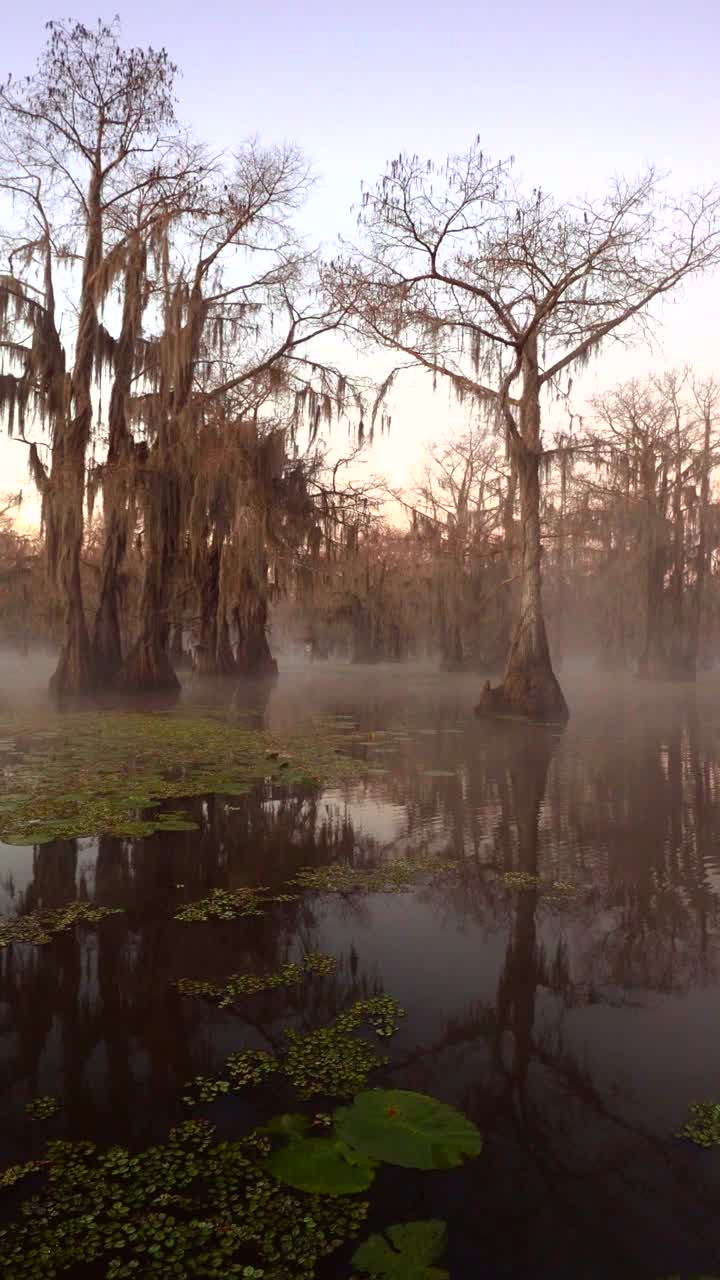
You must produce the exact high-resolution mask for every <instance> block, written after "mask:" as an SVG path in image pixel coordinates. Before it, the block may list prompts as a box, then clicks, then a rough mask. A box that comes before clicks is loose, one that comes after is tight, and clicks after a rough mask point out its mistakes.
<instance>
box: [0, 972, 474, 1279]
mask: <svg viewBox="0 0 720 1280" xmlns="http://www.w3.org/2000/svg"><path fill="white" fill-rule="evenodd" d="M402 1016H403V1011H402V1010H401V1009H400V1007H399V1005H398V1004H397V1002H396V1001H394V1000H393V999H392V998H391V997H389V996H374V997H370V998H369V999H367V1000H360V1001H357V1002H356V1003H355V1004H354V1005H352V1006H351V1007H350V1008H349V1009H347V1010H346V1011H345V1012H344V1013H342V1014H341V1015H339V1017H338V1018H336V1019H335V1021H334V1023H333V1024H331V1026H329V1027H324V1028H319V1029H318V1030H316V1031H313V1032H309V1033H307V1035H306V1036H304V1037H303V1036H301V1035H300V1034H299V1033H296V1032H288V1035H287V1041H288V1046H287V1051H286V1053H285V1054H278V1055H273V1054H270V1053H266V1052H264V1051H261V1050H252V1049H249V1050H244V1051H241V1052H239V1053H235V1054H232V1055H231V1056H230V1057H229V1058H228V1060H227V1061H226V1063H225V1068H224V1075H223V1076H221V1077H218V1078H212V1077H198V1078H197V1080H196V1081H194V1082H193V1085H194V1087H195V1090H196V1098H195V1099H192V1100H193V1101H196V1100H197V1101H207V1102H212V1101H214V1100H215V1099H216V1098H217V1097H219V1096H220V1095H222V1094H224V1093H227V1092H229V1091H230V1090H231V1089H237V1088H244V1087H247V1086H257V1085H259V1084H262V1083H263V1082H264V1081H265V1080H267V1079H268V1077H269V1076H271V1075H272V1074H273V1073H275V1072H284V1074H285V1075H286V1076H287V1078H288V1079H289V1080H290V1081H291V1082H292V1083H293V1084H294V1085H295V1087H296V1089H297V1091H298V1093H299V1094H300V1096H301V1097H309V1096H312V1095H313V1094H315V1093H318V1092H322V1093H324V1094H325V1095H328V1096H336V1097H340V1098H342V1097H343V1096H346V1097H348V1099H349V1102H348V1103H347V1105H342V1106H339V1107H337V1108H336V1109H335V1110H334V1111H333V1112H320V1113H315V1114H314V1115H305V1114H301V1113H294V1114H283V1115H278V1116H274V1117H272V1118H271V1119H270V1120H269V1121H268V1122H267V1123H266V1124H265V1125H263V1126H261V1127H260V1128H258V1129H256V1130H254V1131H253V1132H251V1133H249V1134H248V1135H246V1136H245V1137H243V1138H242V1139H240V1140H239V1141H234V1142H226V1141H219V1140H218V1139H217V1136H216V1133H215V1130H214V1129H213V1127H212V1126H211V1125H209V1124H208V1123H207V1122H206V1121H204V1120H193V1121H188V1122H185V1123H184V1124H182V1125H180V1126H178V1127H177V1128H175V1129H173V1130H172V1131H171V1132H170V1134H169V1136H168V1139H167V1141H166V1142H163V1143H161V1144H159V1145H157V1146H153V1147H150V1148H149V1149H147V1150H145V1151H140V1152H132V1151H130V1150H128V1149H126V1148H124V1147H112V1148H110V1149H109V1150H107V1151H104V1152H103V1151H100V1150H99V1149H98V1148H97V1147H96V1146H95V1144H93V1143H91V1142H64V1141H56V1142H50V1143H48V1144H47V1147H46V1151H45V1154H44V1156H43V1157H42V1158H40V1159H37V1160H32V1161H28V1162H26V1163H24V1164H19V1165H15V1166H12V1167H11V1168H9V1169H6V1170H5V1171H4V1172H3V1173H2V1174H0V1186H2V1187H6V1188H9V1187H14V1186H15V1185H16V1184H18V1183H19V1182H21V1181H22V1180H24V1179H32V1180H33V1183H34V1187H33V1194H31V1195H30V1197H29V1198H28V1199H27V1200H26V1201H24V1203H23V1204H22V1206H21V1212H20V1217H19V1218H18V1219H17V1220H16V1221H15V1222H13V1223H11V1224H10V1225H9V1226H7V1227H5V1228H3V1229H2V1230H0V1275H2V1276H4V1277H5V1276H6V1277H7V1278H8V1280H10V1277H12V1280H41V1278H42V1280H45V1278H46V1277H47V1280H53V1278H54V1277H56V1276H59V1275H60V1274H62V1273H64V1272H68V1271H70V1272H72V1271H74V1270H75V1269H76V1268H78V1269H79V1271H80V1270H82V1268H84V1267H85V1266H87V1265H88V1264H95V1265H97V1266H101V1267H102V1268H103V1270H102V1274H103V1275H104V1276H105V1277H106V1280H129V1278H134V1277H137V1280H140V1278H141V1277H148V1280H152V1278H154V1277H157V1278H160V1277H168V1276H170V1275H172V1276H173V1277H176V1278H177V1280H182V1278H183V1277H196V1276H197V1277H200V1276H202V1277H210V1278H212V1277H225V1276H228V1277H243V1280H260V1278H262V1280H311V1278H312V1277H314V1276H315V1274H316V1269H317V1266H318V1264H319V1262H320V1261H321V1260H322V1259H323V1258H324V1257H326V1256H328V1255H329V1254H330V1253H333V1252H335V1251H336V1250H337V1249H339V1248H340V1247H341V1246H343V1245H345V1244H347V1243H348V1242H349V1241H351V1240H353V1239H354V1238H355V1237H356V1236H357V1235H358V1234H359V1232H360V1229H361V1227H362V1224H363V1222H364V1220H365V1218H366V1216H367V1212H368V1208H369V1205H368V1202H367V1200H366V1199H364V1198H362V1197H363V1194H364V1193H365V1192H366V1191H367V1190H368V1189H369V1187H370V1186H371V1185H372V1183H373V1181H374V1178H375V1174H376V1171H377V1169H378V1168H379V1167H380V1165H381V1164H394V1165H397V1166H400V1167H402V1168H407V1169H417V1170H428V1169H443V1168H449V1167H452V1166H454V1165H457V1164H460V1163H461V1162H462V1161H464V1160H466V1159H471V1158H473V1157H475V1156H477V1155H478V1154H479V1153H480V1150H481V1148H482V1139H481V1137H480V1134H479V1132H478V1131H477V1129H476V1128H475V1126H474V1125H473V1124H472V1123H471V1122H470V1121H469V1120H467V1119H466V1118H465V1117H464V1116H462V1115H461V1114H460V1113H459V1112H457V1111H456V1110H455V1109H454V1108H452V1107H449V1106H446V1105H445V1104H443V1103H441V1102H438V1101H437V1100H436V1099H434V1098H431V1097H428V1096H427V1095H425V1094H419V1093H412V1092H409V1091H404V1090H385V1089H367V1088H366V1085H367V1077H368V1074H369V1072H370V1070H372V1069H373V1068H375V1067H377V1066H378V1065H380V1064H381V1062H382V1059H381V1058H379V1056H378V1055H377V1054H375V1053H373V1052H372V1051H371V1047H370V1046H369V1045H365V1046H364V1047H365V1054H366V1056H365V1058H364V1069H363V1070H362V1071H360V1070H358V1069H357V1064H355V1067H353V1065H352V1064H351V1063H349V1062H348V1051H349V1045H350V1043H354V1044H355V1045H357V1046H360V1045H362V1044H364V1042H362V1041H360V1040H353V1037H352V1033H353V1032H354V1031H356V1030H357V1029H358V1028H359V1027H360V1026H361V1025H363V1024H365V1025H368V1026H369V1027H370V1028H372V1030H374V1032H375V1033H376V1034H377V1035H378V1036H381V1037H382V1036H386V1035H389V1034H391V1033H392V1031H393V1030H395V1029H396V1028H397V1026H398V1024H399V1019H400V1018H401V1017H402ZM320 1032H324V1033H325V1038H324V1039H322V1037H319V1033H320ZM321 1040H322V1044H321ZM301 1045H304V1051H303V1052H300V1049H299V1046H301ZM323 1046H324V1048H323ZM323 1052H325V1054H326V1057H325V1061H323ZM37 1101H38V1102H54V1100H53V1099H39V1100H37ZM318 1135H319V1136H318ZM41 1177H44V1182H43V1183H40V1182H39V1180H40V1178H41ZM444 1248H445V1228H444V1224H442V1223H439V1222H430V1223H425V1222H409V1223H403V1224H398V1225H396V1226H392V1227H389V1228H388V1229H387V1234H386V1235H385V1236H382V1235H378V1234H375V1235H372V1236H370V1237H369V1238H368V1239H367V1240H366V1241H364V1243H363V1244H361V1245H360V1246H359V1248H358V1249H357V1250H356V1251H355V1253H354V1255H353V1265H354V1267H355V1268H356V1269H357V1272H358V1273H363V1274H365V1275H369V1276H376V1277H380V1278H382V1277H390V1278H392V1277H396V1278H397V1280H399V1278H400V1277H401V1276H402V1277H403V1278H404V1280H441V1277H444V1276H446V1274H447V1273H446V1272H444V1271H442V1270H439V1269H437V1268H436V1267H435V1266H434V1263H435V1262H436V1261H437V1259H438V1258H440V1257H441V1255H442V1253H443V1252H444Z"/></svg>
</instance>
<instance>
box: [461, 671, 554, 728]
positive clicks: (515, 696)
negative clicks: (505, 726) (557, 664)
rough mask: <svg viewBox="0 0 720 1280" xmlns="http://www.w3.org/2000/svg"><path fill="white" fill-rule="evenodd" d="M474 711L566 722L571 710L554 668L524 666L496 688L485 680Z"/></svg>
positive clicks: (509, 675)
mask: <svg viewBox="0 0 720 1280" xmlns="http://www.w3.org/2000/svg"><path fill="white" fill-rule="evenodd" d="M475 714H476V715H477V716H482V715H506V716H507V715H510V716H528V717H529V718H530V719H532V720H553V721H561V722H562V723H565V721H566V720H568V719H569V716H570V712H569V711H568V705H567V702H566V701H565V697H564V694H563V691H562V689H561V688H560V685H559V684H558V682H557V679H556V677H555V674H554V672H553V671H552V668H548V667H546V666H544V665H543V666H533V667H524V668H523V669H522V671H513V672H511V673H508V674H507V675H506V676H505V679H504V680H503V683H502V684H500V685H496V686H495V688H493V687H492V686H491V684H490V681H489V680H486V682H485V684H484V685H483V688H482V691H481V693H480V700H479V702H478V704H477V706H476V707H475Z"/></svg>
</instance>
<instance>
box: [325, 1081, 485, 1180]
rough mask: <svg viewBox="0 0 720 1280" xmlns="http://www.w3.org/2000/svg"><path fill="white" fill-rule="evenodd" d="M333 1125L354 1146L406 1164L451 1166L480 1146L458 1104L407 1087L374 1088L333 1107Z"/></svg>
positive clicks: (474, 1153)
mask: <svg viewBox="0 0 720 1280" xmlns="http://www.w3.org/2000/svg"><path fill="white" fill-rule="evenodd" d="M335 1129H336V1132H337V1134H338V1136H339V1137H340V1138H342V1139H343V1140H344V1141H345V1142H347V1143H349V1144H350V1145H351V1146H353V1147H355V1148H356V1149H357V1150H358V1151H361V1152H362V1153H363V1154H364V1155H366V1156H370V1157H371V1158H372V1159H373V1160H383V1161H386V1162H387V1163H388V1164H398V1165H402V1166H403V1168H406V1169H449V1168H452V1167H453V1166H454V1165H458V1164H462V1162H463V1160H464V1159H466V1158H468V1157H472V1156H477V1155H479V1154H480V1151H481V1150H482V1137H481V1135H480V1132H479V1130H478V1129H477V1128H476V1127H475V1125H474V1124H473V1123H472V1121H470V1120H467V1119H466V1118H465V1116H463V1115H462V1114H461V1113H460V1112H459V1111H456V1110H455V1108H454V1107H449V1106H447V1105H446V1103H444V1102H438V1101H437V1099H435V1098H430V1097H428V1095H427V1094H424V1093H413V1092H411V1091H409V1090H404V1089H371V1090H368V1091H366V1092H365V1093H359V1094H358V1095H357V1097H356V1098H355V1100H354V1102H353V1103H352V1105H351V1106H349V1107H341V1108H340V1109H339V1110H338V1111H337V1112H336V1113H335Z"/></svg>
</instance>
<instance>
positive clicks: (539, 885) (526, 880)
mask: <svg viewBox="0 0 720 1280" xmlns="http://www.w3.org/2000/svg"><path fill="white" fill-rule="evenodd" d="M502 881H503V884H504V885H505V888H506V889H515V890H517V891H518V892H519V893H522V892H527V891H529V890H532V889H537V890H538V892H540V893H542V894H543V895H545V896H550V897H562V896H563V895H567V896H570V895H571V894H573V893H575V892H576V886H575V885H574V884H570V882H569V881H567V880H541V878H540V876H536V875H532V874H531V873H530V872H529V871H505V872H503V875H502Z"/></svg>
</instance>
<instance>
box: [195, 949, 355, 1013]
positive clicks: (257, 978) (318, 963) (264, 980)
mask: <svg viewBox="0 0 720 1280" xmlns="http://www.w3.org/2000/svg"><path fill="white" fill-rule="evenodd" d="M336 967H337V960H335V958H334V957H333V956H322V955H315V954H313V953H310V952H309V953H308V954H307V955H306V956H304V958H303V959H302V960H301V961H300V962H299V963H298V964H284V965H283V966H282V967H281V968H280V969H278V970H277V972H276V973H259V974H256V973H233V974H231V975H230V977H229V978H227V979H226V980H225V982H223V983H214V982H202V981H196V980H195V979H194V978H180V980H179V981H178V983H177V988H178V991H180V993H181V994H182V995H184V996H203V997H204V998H205V999H207V1000H214V1001H216V1002H217V1004H218V1005H219V1007H220V1008H221V1009H225V1008H227V1006H228V1005H231V1004H233V1003H234V1001H235V1000H238V999H239V998H241V997H242V996H251V995H256V994H258V993H259V992H261V991H274V990H276V989H277V988H278V987H291V986H297V985H298V984H299V983H301V982H303V981H304V980H305V978H307V977H308V976H309V975H311V974H312V975H315V976H322V975H325V974H328V973H332V972H333V970H334V969H335V968H336Z"/></svg>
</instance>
